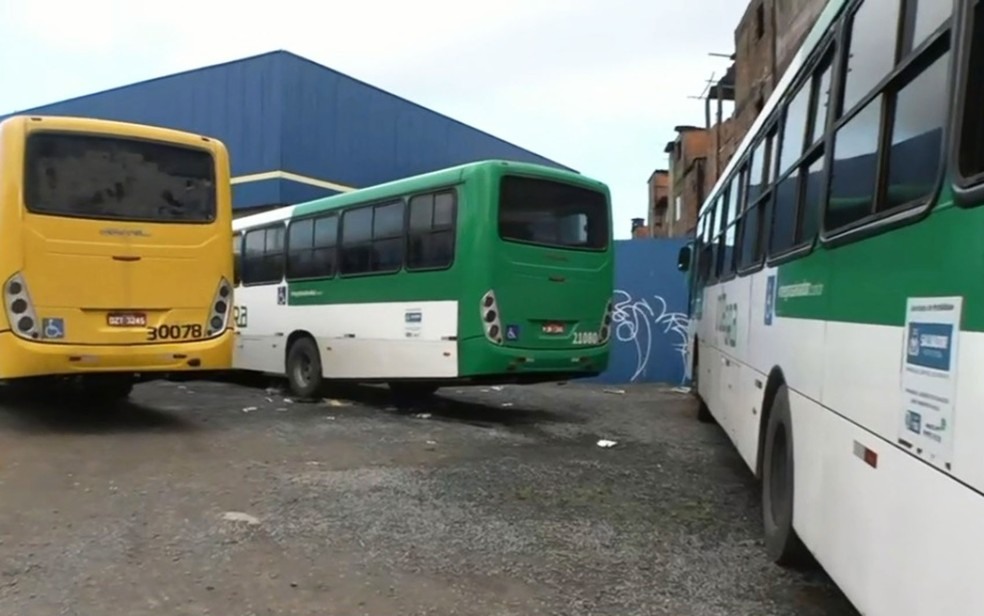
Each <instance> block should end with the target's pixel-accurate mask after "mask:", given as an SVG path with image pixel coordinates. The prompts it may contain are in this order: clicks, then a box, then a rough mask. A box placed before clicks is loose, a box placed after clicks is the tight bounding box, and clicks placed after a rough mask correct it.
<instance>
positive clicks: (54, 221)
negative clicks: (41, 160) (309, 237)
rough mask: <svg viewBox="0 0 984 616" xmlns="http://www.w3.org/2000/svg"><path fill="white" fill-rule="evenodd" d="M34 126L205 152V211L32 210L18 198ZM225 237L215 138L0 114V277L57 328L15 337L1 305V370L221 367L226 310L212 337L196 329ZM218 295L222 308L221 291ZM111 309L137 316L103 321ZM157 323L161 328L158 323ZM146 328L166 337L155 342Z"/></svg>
mask: <svg viewBox="0 0 984 616" xmlns="http://www.w3.org/2000/svg"><path fill="white" fill-rule="evenodd" d="M35 131H57V132H60V133H64V132H73V133H75V132H77V133H83V134H86V135H97V136H110V137H122V138H133V139H139V140H148V141H156V142H162V143H165V144H169V145H180V146H188V147H191V148H197V149H199V150H204V151H207V152H208V153H210V154H211V155H212V157H213V160H214V162H215V189H216V212H215V217H214V220H212V221H211V222H204V223H197V222H195V223H192V222H181V223H174V222H171V223H161V222H143V221H128V220H117V219H96V218H80V217H71V216H58V215H46V214H38V213H32V212H30V211H28V209H27V207H26V206H25V203H24V201H25V199H24V194H25V187H24V184H25V181H24V177H25V173H24V165H25V152H26V143H27V139H28V137H29V136H30V134H31V133H33V132H35ZM231 244H232V195H231V184H230V170H229V157H228V153H227V151H226V148H225V146H224V145H223V144H222V143H221V142H220V141H217V140H215V139H212V138H208V137H203V136H201V135H195V134H191V133H185V132H181V131H174V130H170V129H165V128H159V127H153V126H143V125H137V124H129V123H123V122H112V121H104V120H94V119H87V118H66V117H40V118H39V117H25V116H19V117H14V118H10V119H7V120H5V121H3V122H2V123H0V285H5V284H6V282H7V281H8V280H9V279H10V277H11V276H12V275H14V274H20V275H21V276H22V277H23V279H24V281H25V283H26V287H27V289H28V293H29V295H30V300H31V304H32V306H33V309H34V312H35V314H36V317H37V321H38V323H39V324H40V323H42V322H46V320H51V319H55V320H57V322H58V323H60V324H62V326H63V327H62V329H63V331H62V332H61V334H62V335H61V336H58V337H55V338H54V339H44V336H43V334H42V339H40V340H37V339H34V340H32V339H25V338H23V337H21V336H18V335H15V334H14V328H15V327H16V324H15V323H11V322H10V321H11V319H10V318H9V317H8V314H10V312H9V310H7V307H6V306H5V308H4V310H2V311H0V313H2V314H0V379H9V378H16V377H22V376H40V375H46V374H71V373H78V372H80V371H85V372H141V373H143V372H161V371H167V372H172V371H190V370H206V369H207V370H227V369H230V368H231V365H232V347H233V339H232V338H233V336H232V327H233V323H232V319H231V315H230V316H228V317H227V321H226V329H225V330H224V331H223V333H221V334H220V335H218V336H216V337H212V338H207V337H206V336H205V332H206V331H207V322H208V320H209V317H210V315H212V307H213V305H214V303H215V299H216V293H217V291H218V288H219V283H220V281H221V280H222V279H223V278H224V279H225V280H227V281H230V282H231V281H232V275H233V273H232V267H233V265H232V254H231V252H230V250H229V246H230V245H231ZM2 288H5V287H2ZM3 301H5V302H6V301H7V298H6V295H3ZM227 302H228V305H229V306H231V305H232V297H231V295H230V296H229V297H228V298H227ZM230 310H231V309H230ZM119 314H129V315H132V314H138V315H141V317H142V318H143V319H145V320H146V323H141V324H139V325H132V326H120V325H117V324H111V323H110V315H119ZM162 325H163V326H171V327H165V328H164V330H160V329H158V328H159V327H160V326H162ZM196 326H197V327H196ZM39 328H41V326H40V325H39ZM156 331H163V332H164V333H167V334H168V336H167V337H166V339H161V336H158V335H156V334H155V332H156ZM173 334H177V336H176V337H175V336H173ZM196 334H197V336H196ZM80 358H81V359H80ZM192 360H194V361H192Z"/></svg>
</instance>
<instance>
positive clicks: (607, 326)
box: [599, 300, 615, 344]
mask: <svg viewBox="0 0 984 616" xmlns="http://www.w3.org/2000/svg"><path fill="white" fill-rule="evenodd" d="M614 310H615V306H614V305H613V303H612V300H608V303H607V304H605V316H603V317H602V319H601V331H600V333H599V341H600V342H601V343H602V344H605V343H606V342H608V339H609V338H610V337H611V335H612V313H613V312H614Z"/></svg>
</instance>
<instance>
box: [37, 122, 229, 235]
mask: <svg viewBox="0 0 984 616" xmlns="http://www.w3.org/2000/svg"><path fill="white" fill-rule="evenodd" d="M24 201H25V205H26V206H27V209H28V211H30V212H34V213H38V214H51V215H56V216H72V217H79V218H101V219H113V220H132V221H153V222H210V221H212V220H214V219H215V202H216V187H215V162H214V160H213V159H212V155H211V154H210V153H209V152H207V151H205V150H198V149H193V148H187V147H181V146H176V145H168V144H163V143H157V142H151V141H140V140H136V139H126V138H119V137H106V136H96V135H82V134H78V133H48V132H44V133H34V134H32V135H30V136H29V137H28V141H27V153H26V157H25V161H24Z"/></svg>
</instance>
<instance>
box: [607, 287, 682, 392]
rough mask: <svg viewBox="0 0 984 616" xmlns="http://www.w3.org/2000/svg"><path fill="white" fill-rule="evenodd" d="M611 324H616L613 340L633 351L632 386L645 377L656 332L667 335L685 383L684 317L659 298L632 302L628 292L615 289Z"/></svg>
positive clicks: (655, 296)
mask: <svg viewBox="0 0 984 616" xmlns="http://www.w3.org/2000/svg"><path fill="white" fill-rule="evenodd" d="M612 321H613V322H614V324H615V339H616V340H618V341H619V342H624V343H628V344H631V345H632V346H634V347H635V360H636V361H635V371H634V372H633V374H632V377H631V378H630V379H629V382H635V381H637V380H638V379H639V378H640V377H642V376H643V375H645V374H646V370H647V369H648V368H649V362H650V358H651V357H652V356H653V347H654V344H655V343H656V339H655V334H656V333H657V332H659V331H662V333H664V334H668V335H670V337H671V340H672V343H671V344H672V345H673V350H674V351H675V352H676V354H677V355H678V356H679V358H680V362H682V366H683V375H684V380H685V379H686V378H687V376H688V375H689V374H690V359H689V358H690V347H689V345H688V343H687V340H688V336H689V332H690V319H689V318H688V317H687V315H686V313H683V312H671V311H669V310H668V309H667V303H666V300H664V299H663V298H662V297H661V296H659V295H652V296H651V299H648V298H645V297H640V298H633V297H632V294H631V293H629V292H628V291H623V290H622V289H617V290H616V291H615V306H614V311H613V314H612Z"/></svg>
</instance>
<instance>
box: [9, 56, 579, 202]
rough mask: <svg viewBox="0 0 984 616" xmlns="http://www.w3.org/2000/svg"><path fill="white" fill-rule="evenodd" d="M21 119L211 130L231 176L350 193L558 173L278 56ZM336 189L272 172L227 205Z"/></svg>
mask: <svg viewBox="0 0 984 616" xmlns="http://www.w3.org/2000/svg"><path fill="white" fill-rule="evenodd" d="M21 113H36V114H49V115H80V116H91V117H96V118H106V119H114V120H123V121H128V122H140V123H146V124H154V125H158V126H166V127H170V128H177V129H181V130H187V131H191V132H195V133H199V134H204V135H210V136H213V137H216V138H218V139H220V140H222V141H223V142H224V143H225V144H226V146H228V148H229V151H230V154H231V159H232V160H231V162H232V173H233V176H243V175H249V174H255V173H268V172H277V171H283V172H288V173H294V174H299V175H303V176H308V177H311V178H314V179H315V180H320V181H323V182H331V183H334V184H340V185H342V186H349V187H356V188H358V187H365V186H370V185H373V184H378V183H381V182H386V181H389V180H394V179H398V178H402V177H406V176H408V175H414V174H417V173H423V172H426V171H433V170H435V169H440V168H444V167H450V166H453V165H457V164H460V163H464V162H470V161H474V160H480V159H488V158H506V159H512V160H520V161H530V162H538V163H541V164H547V165H553V166H558V167H560V166H562V165H559V164H558V163H555V162H553V161H550V160H548V159H546V158H543V157H542V156H538V155H536V154H534V153H532V152H529V151H527V150H524V149H523V148H520V147H518V146H515V145H512V144H510V143H507V142H506V141H503V140H501V139H498V138H496V137H493V136H491V135H488V134H486V133H484V132H482V131H479V130H477V129H474V128H471V127H469V126H466V125H464V124H462V123H460V122H457V121H455V120H452V119H450V118H448V117H446V116H443V115H440V114H438V113H436V112H433V111H430V110H429V109H426V108H424V107H421V106H419V105H416V104H414V103H411V102H409V101H406V100H404V99H401V98H399V97H397V96H394V95H392V94H389V93H387V92H384V91H382V90H379V89H377V88H374V87H372V86H370V85H368V84H365V83H363V82H360V81H358V80H356V79H353V78H351V77H348V76H346V75H343V74H341V73H338V72H336V71H333V70H331V69H328V68H325V67H323V66H320V65H318V64H315V63H314V62H311V61H309V60H306V59H305V58H302V57H300V56H296V55H294V54H291V53H289V52H285V51H276V52H271V53H267V54H263V55H260V56H254V57H251V58H245V59H243V60H238V61H235V62H230V63H227V64H220V65H216V66H211V67H207V68H202V69H198V70H194V71H189V72H185V73H179V74H177V75H171V76H167V77H161V78H158V79H153V80H150V81H145V82H141V83H137V84H133V85H130V86H124V87H121V88H116V89H113V90H108V91H105V92H100V93H97V94H91V95H88V96H83V97H79V98H75V99H71V100H68V101H63V102H59V103H53V104H50V105H44V106H42V107H37V108H34V109H29V110H24V111H22V112H21ZM2 117H4V116H0V119H2ZM334 192H335V191H334V190H332V189H330V188H326V187H323V186H315V185H312V184H311V183H304V182H298V181H294V180H291V179H285V178H278V177H270V178H266V179H262V180H259V181H251V182H245V183H237V184H236V185H235V186H234V190H233V198H234V201H235V205H236V206H237V207H250V206H254V205H265V204H270V203H297V202H300V201H307V200H310V199H315V198H318V197H322V196H326V195H329V194H333V193H334Z"/></svg>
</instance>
